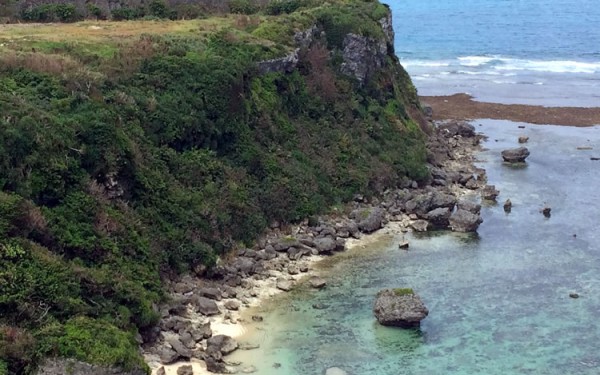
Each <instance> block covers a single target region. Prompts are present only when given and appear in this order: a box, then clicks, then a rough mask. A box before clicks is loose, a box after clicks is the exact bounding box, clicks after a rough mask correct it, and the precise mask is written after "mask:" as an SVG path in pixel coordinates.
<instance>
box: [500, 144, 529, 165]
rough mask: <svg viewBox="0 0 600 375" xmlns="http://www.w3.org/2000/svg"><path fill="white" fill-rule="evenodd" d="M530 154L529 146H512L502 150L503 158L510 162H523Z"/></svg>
mask: <svg viewBox="0 0 600 375" xmlns="http://www.w3.org/2000/svg"><path fill="white" fill-rule="evenodd" d="M528 156H529V150H528V149H527V147H519V148H511V149H508V150H504V151H502V159H504V161H506V162H509V163H522V162H524V161H525V159H527V157H528Z"/></svg>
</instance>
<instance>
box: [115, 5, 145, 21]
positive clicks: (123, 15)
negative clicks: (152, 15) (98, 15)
mask: <svg viewBox="0 0 600 375" xmlns="http://www.w3.org/2000/svg"><path fill="white" fill-rule="evenodd" d="M111 14H112V19H113V20H116V21H123V20H134V19H137V18H142V17H144V16H145V15H146V10H145V9H144V8H128V7H122V8H117V9H113V10H112V12H111Z"/></svg>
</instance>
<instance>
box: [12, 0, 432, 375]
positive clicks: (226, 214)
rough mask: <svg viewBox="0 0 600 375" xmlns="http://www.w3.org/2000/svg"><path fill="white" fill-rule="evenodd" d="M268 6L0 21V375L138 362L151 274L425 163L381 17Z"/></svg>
mask: <svg viewBox="0 0 600 375" xmlns="http://www.w3.org/2000/svg"><path fill="white" fill-rule="evenodd" d="M274 4H275V6H277V7H280V6H282V4H284V5H285V7H284V8H282V9H279V8H272V9H271V10H270V11H269V13H270V14H275V13H278V14H279V15H277V16H273V15H264V14H263V15H253V16H247V15H229V16H228V17H223V18H212V19H205V20H191V21H172V22H171V21H158V22H154V21H144V22H142V21H137V22H127V23H118V22H112V23H98V24H97V25H92V26H93V27H91V26H89V24H85V25H86V27H80V25H71V24H68V25H59V24H52V25H37V26H36V28H35V30H36V37H35V38H28V37H25V38H21V37H19V38H13V37H12V36H14V35H20V36H23V35H24V33H25V34H26V33H27V31H26V30H27V26H22V25H14V26H6V27H5V28H3V35H6V36H7V37H8V39H7V40H6V42H3V43H2V44H3V46H2V47H1V48H0V113H2V116H0V144H2V148H0V311H3V314H2V315H1V316H0V374H1V373H2V371H4V372H6V371H8V372H9V373H16V374H21V373H29V372H31V371H32V369H33V368H34V366H33V364H34V362H35V360H37V359H39V358H42V357H44V356H59V357H72V358H76V359H77V360H79V361H83V362H89V363H92V364H95V365H100V366H113V365H114V366H118V367H121V368H126V369H131V370H135V369H136V368H137V369H140V368H141V369H143V368H144V365H143V364H142V362H141V358H140V357H139V353H138V351H137V347H138V342H137V341H136V340H135V338H134V332H140V333H141V339H142V340H144V339H148V337H149V333H151V332H152V326H153V325H154V324H155V323H156V321H157V318H158V315H157V314H158V312H157V311H156V310H155V309H154V306H155V304H156V303H157V302H158V301H160V299H161V298H162V296H163V287H162V280H164V279H165V278H169V277H170V276H172V275H176V274H178V273H181V272H197V273H202V272H203V270H205V269H206V267H210V266H211V265H213V264H214V262H215V260H216V259H217V257H219V256H221V255H224V254H225V253H227V252H229V251H231V250H234V249H236V248H238V247H246V246H248V247H251V246H252V245H253V241H254V239H255V238H256V236H257V235H258V234H259V233H261V232H262V231H263V230H264V229H265V228H266V227H267V226H268V224H270V223H271V222H272V221H278V222H283V223H285V222H293V221H298V220H303V219H305V218H307V217H309V216H311V215H316V214H321V213H323V212H325V211H326V210H327V207H330V206H332V205H335V204H340V203H344V202H347V201H349V200H350V199H352V197H353V196H354V195H355V194H357V193H361V194H365V195H374V194H378V193H380V192H382V191H383V190H385V189H386V188H388V187H393V186H397V185H398V184H401V183H404V182H406V181H407V180H419V179H422V178H425V177H426V176H427V170H426V168H425V147H424V141H425V136H424V133H423V132H422V130H421V128H420V127H419V125H418V124H419V121H420V119H421V114H420V109H419V105H418V100H417V96H416V91H415V89H414V87H413V86H412V84H411V82H410V78H409V77H408V75H407V74H406V72H405V71H404V69H403V68H402V67H401V65H400V64H399V62H398V59H397V58H396V57H395V56H394V52H393V39H392V38H393V30H392V29H391V20H390V18H389V15H390V13H389V10H388V9H387V8H386V7H385V6H383V5H381V4H379V3H377V2H363V1H360V0H352V1H340V2H337V1H332V2H328V3H326V4H320V3H311V2H309V1H300V2H292V1H290V2H289V3H288V2H284V3H281V2H278V3H274ZM57 9H58V8H57ZM74 28H75V29H74ZM73 30H77V32H76V33H74V32H73ZM123 35H127V37H123ZM139 339H140V337H139V336H138V340H139ZM8 348H10V350H9V349H8Z"/></svg>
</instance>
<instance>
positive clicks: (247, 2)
mask: <svg viewBox="0 0 600 375" xmlns="http://www.w3.org/2000/svg"><path fill="white" fill-rule="evenodd" d="M229 11H230V12H231V13H238V14H254V13H256V12H257V11H258V7H257V6H256V5H255V4H254V3H253V2H252V1H251V0H231V1H230V2H229Z"/></svg>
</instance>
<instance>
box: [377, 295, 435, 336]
mask: <svg viewBox="0 0 600 375" xmlns="http://www.w3.org/2000/svg"><path fill="white" fill-rule="evenodd" d="M373 313H374V314H375V317H376V318H377V321H378V322H379V323H380V324H381V325H384V326H395V327H403V328H410V327H416V326H419V324H420V322H421V320H423V319H425V318H426V317H427V315H428V314H429V310H427V307H425V304H424V303H423V301H422V300H421V298H420V297H419V296H418V295H416V294H415V293H414V292H413V290H412V289H406V288H403V289H384V290H381V291H380V292H379V293H377V298H376V299H375V305H374V306H373Z"/></svg>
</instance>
